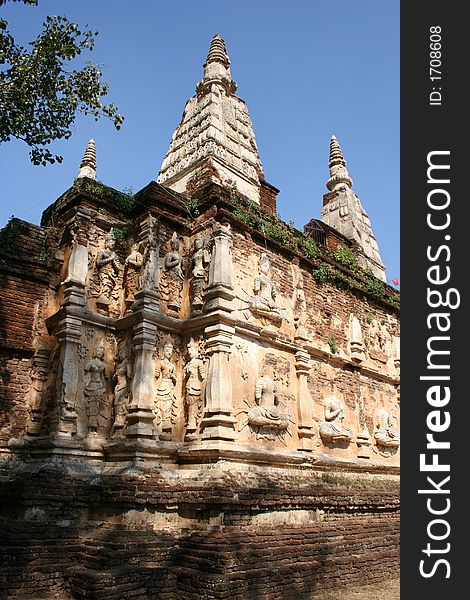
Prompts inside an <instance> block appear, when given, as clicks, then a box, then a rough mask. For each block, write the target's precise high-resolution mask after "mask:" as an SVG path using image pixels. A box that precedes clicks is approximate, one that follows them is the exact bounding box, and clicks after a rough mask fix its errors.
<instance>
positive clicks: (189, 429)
mask: <svg viewBox="0 0 470 600" xmlns="http://www.w3.org/2000/svg"><path fill="white" fill-rule="evenodd" d="M188 356H189V361H188V362H187V363H186V365H185V367H184V371H183V374H184V378H185V385H186V439H187V440H191V439H195V437H196V436H195V432H196V429H197V427H198V423H199V420H200V418H201V416H202V409H203V406H202V400H203V398H202V386H203V383H204V380H205V378H206V375H207V371H206V365H205V363H204V360H203V359H202V358H201V356H200V355H199V348H198V345H197V343H196V342H195V341H194V340H190V342H189V343H188Z"/></svg>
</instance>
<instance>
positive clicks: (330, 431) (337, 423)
mask: <svg viewBox="0 0 470 600" xmlns="http://www.w3.org/2000/svg"><path fill="white" fill-rule="evenodd" d="M343 420H344V406H343V403H342V402H341V400H340V399H339V398H335V397H334V396H329V397H328V398H326V399H325V420H324V421H320V423H319V433H320V437H321V439H322V441H323V442H329V443H332V444H338V443H339V444H349V442H350V441H351V440H352V438H353V432H352V429H348V428H347V427H344V425H343Z"/></svg>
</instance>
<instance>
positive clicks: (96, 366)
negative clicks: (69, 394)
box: [83, 345, 106, 435]
mask: <svg viewBox="0 0 470 600" xmlns="http://www.w3.org/2000/svg"><path fill="white" fill-rule="evenodd" d="M103 358H104V347H103V346H101V345H100V346H97V347H96V348H95V350H94V351H93V355H92V358H91V359H90V360H88V361H87V363H86V364H85V367H84V371H85V380H84V388H83V393H84V396H85V407H86V413H87V417H88V434H89V435H98V433H99V432H101V431H102V430H103V429H104V428H105V426H106V412H105V404H106V397H105V396H106V365H105V363H104V361H103Z"/></svg>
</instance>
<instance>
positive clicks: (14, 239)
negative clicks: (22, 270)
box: [0, 216, 19, 255]
mask: <svg viewBox="0 0 470 600" xmlns="http://www.w3.org/2000/svg"><path fill="white" fill-rule="evenodd" d="M18 234H19V224H18V221H16V220H14V217H13V216H12V217H10V219H9V221H8V223H7V224H6V225H5V227H4V228H3V229H2V230H1V231H0V254H10V255H15V254H17V253H18Z"/></svg>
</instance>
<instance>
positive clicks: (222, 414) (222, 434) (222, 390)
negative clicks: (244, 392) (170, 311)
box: [201, 323, 236, 441]
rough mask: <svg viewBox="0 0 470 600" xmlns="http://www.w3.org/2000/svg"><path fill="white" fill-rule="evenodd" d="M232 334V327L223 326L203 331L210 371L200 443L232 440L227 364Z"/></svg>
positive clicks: (229, 379)
mask: <svg viewBox="0 0 470 600" xmlns="http://www.w3.org/2000/svg"><path fill="white" fill-rule="evenodd" d="M234 333H235V328H234V327H230V326H229V325H225V324H222V323H218V324H216V325H210V326H209V327H206V329H205V331H204V334H205V340H206V354H207V355H209V368H208V371H207V380H206V401H205V410H204V418H203V420H202V422H201V439H203V440H229V441H233V440H235V436H236V434H235V423H236V419H235V418H234V416H233V406H232V381H231V377H230V362H229V361H230V354H231V351H232V343H233V334H234Z"/></svg>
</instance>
